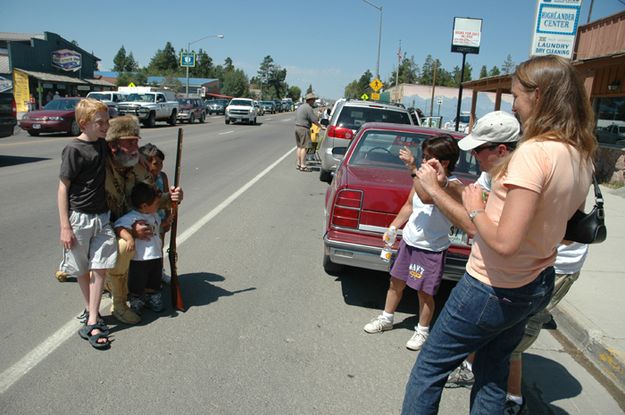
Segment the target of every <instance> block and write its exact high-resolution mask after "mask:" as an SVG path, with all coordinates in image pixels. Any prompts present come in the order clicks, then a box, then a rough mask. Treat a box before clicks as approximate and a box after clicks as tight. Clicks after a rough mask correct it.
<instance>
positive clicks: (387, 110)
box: [319, 100, 412, 183]
mask: <svg viewBox="0 0 625 415" xmlns="http://www.w3.org/2000/svg"><path fill="white" fill-rule="evenodd" d="M367 122H388V123H396V124H410V125H412V119H411V117H410V114H409V113H408V111H407V110H406V109H405V108H401V107H397V106H395V105H389V104H382V103H378V102H369V101H359V100H348V101H337V104H336V105H335V107H334V108H333V109H332V117H331V118H330V121H329V122H325V123H327V124H328V125H327V129H326V130H322V131H321V135H320V137H319V138H320V141H321V145H320V148H319V158H320V159H321V167H320V170H319V180H321V181H322V182H328V183H329V182H330V181H331V180H332V172H333V171H334V170H336V166H337V165H338V164H339V161H340V158H341V156H342V154H345V153H344V148H345V147H347V146H348V145H349V143H350V141H351V139H352V138H353V137H354V135H355V134H356V130H358V129H359V128H360V126H362V125H363V124H365V123H367ZM337 152H338V154H337Z"/></svg>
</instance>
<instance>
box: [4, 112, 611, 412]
mask: <svg viewBox="0 0 625 415" xmlns="http://www.w3.org/2000/svg"><path fill="white" fill-rule="evenodd" d="M293 115H294V114H293V113H287V114H278V115H267V116H264V117H262V118H260V119H259V121H260V122H261V123H262V124H261V125H257V126H247V125H225V124H224V123H223V117H218V116H217V117H210V118H209V119H208V122H207V123H206V124H204V125H199V124H194V125H191V126H189V125H183V128H184V132H185V142H184V150H183V170H182V186H183V188H184V190H185V200H184V202H183V204H182V205H181V207H180V227H179V235H180V242H179V261H178V264H179V273H180V275H181V285H182V289H183V293H184V299H185V302H186V305H187V307H188V309H187V311H186V312H184V313H171V312H169V311H168V312H165V313H163V314H161V315H156V314H154V313H150V312H146V314H145V318H144V321H143V322H142V323H141V324H140V325H137V326H125V325H117V324H116V323H115V321H114V320H113V319H112V318H111V317H110V316H109V312H108V308H106V309H105V310H104V313H103V314H104V317H105V320H106V321H107V323H109V324H111V327H112V332H113V334H114V342H113V344H112V348H111V350H109V351H105V352H98V351H95V350H93V349H92V348H91V347H89V345H88V344H87V343H86V342H85V341H83V340H81V339H80V338H79V337H78V336H77V335H76V334H75V330H76V329H77V328H78V323H77V320H76V319H75V316H76V315H77V314H78V313H79V312H80V311H81V309H82V301H81V296H80V294H79V289H78V286H77V285H76V283H74V282H67V283H63V284H61V283H58V282H57V281H56V279H55V278H54V277H53V273H54V271H55V269H56V266H57V264H58V262H59V260H60V253H61V250H60V247H59V245H58V214H57V211H56V202H55V200H56V199H55V197H56V196H55V195H56V187H57V180H58V179H57V176H58V169H59V163H60V159H59V158H60V152H61V149H62V148H63V146H64V144H65V142H66V141H67V140H68V138H67V137H63V136H42V137H37V138H34V137H28V136H27V135H26V134H25V133H23V132H21V133H19V134H17V135H15V136H13V137H10V138H7V139H3V140H2V141H0V194H2V201H3V202H2V207H3V209H2V211H3V213H2V215H1V216H0V229H2V236H3V237H2V238H0V258H1V259H2V267H0V339H1V340H0V413H3V414H5V413H6V414H30V413H68V414H79V413H132V414H144V413H145V414H147V413H157V414H158V413H188V414H206V413H215V414H243V413H259V414H295V413H297V414H387V413H388V414H392V413H398V412H399V410H400V407H401V402H402V397H403V391H404V386H405V382H406V379H407V376H408V373H409V371H410V368H411V367H412V364H413V363H414V360H415V356H416V354H415V353H414V352H410V351H408V350H407V349H406V348H405V347H404V344H405V342H406V340H407V339H408V338H409V337H410V336H411V330H412V327H413V326H414V325H415V324H416V318H415V317H414V315H415V314H416V311H417V303H416V298H414V297H410V296H407V298H406V299H405V300H404V301H403V302H402V304H401V305H400V309H399V313H398V318H397V322H398V325H397V328H396V329H395V330H392V331H390V332H386V333H384V334H381V335H368V334H366V333H364V331H363V330H362V326H363V325H364V324H365V323H366V322H367V321H368V320H369V319H371V318H373V317H374V316H376V315H377V313H378V312H379V309H380V308H381V307H382V305H383V302H384V296H385V292H386V286H387V277H386V276H385V275H384V274H381V273H375V272H367V271H362V270H350V271H348V272H346V273H345V274H344V275H341V276H340V277H338V278H337V277H331V276H328V275H327V274H325V273H324V271H323V268H322V266H321V256H322V229H323V203H324V192H325V188H326V185H325V184H324V183H321V182H319V180H318V174H317V173H300V172H297V171H296V170H295V168H294V167H295V160H294V159H295V155H294V153H293V146H294V140H293V128H292V126H293ZM176 133H177V128H173V127H169V126H165V125H163V126H160V127H157V128H154V129H143V130H142V136H143V139H142V142H152V143H154V144H156V145H157V146H159V147H160V148H161V149H162V150H163V151H164V152H165V154H166V160H165V171H166V172H168V173H170V175H171V173H172V172H173V163H174V160H175V155H174V151H175V142H176ZM449 288H450V287H449V286H445V289H444V290H443V291H446V290H449ZM443 294H444V292H443ZM544 336H547V337H545V339H544V341H541V340H539V342H538V343H537V346H536V347H535V348H534V349H532V354H531V355H530V358H529V362H530V363H531V364H532V365H531V366H530V367H529V368H528V369H529V372H528V373H529V375H528V378H527V380H526V385H527V388H526V389H527V391H528V392H527V393H528V396H529V398H530V400H531V401H532V402H533V403H532V405H533V406H534V408H540V409H536V411H538V412H534V413H575V414H577V413H579V414H582V413H584V414H586V413H620V412H612V410H614V408H616V409H617V410H618V406H615V404H614V402H613V401H611V400H610V399H611V398H610V397H609V395H608V394H607V393H606V392H605V390H603V389H602V388H601V386H600V385H598V384H597V383H596V381H594V380H593V378H592V377H590V376H589V375H588V374H587V373H586V372H585V371H584V370H583V368H582V367H581V366H579V364H577V363H576V362H575V361H574V360H573V359H572V358H570V356H569V354H568V352H567V351H566V350H565V349H564V348H563V347H562V346H561V345H560V344H559V343H557V342H555V341H554V340H553V339H552V338H551V337H550V336H549V335H548V334H547V335H544ZM541 339H543V336H541ZM560 367H563V368H566V375H567V376H564V375H562V374H561V373H560V374H559V376H560V377H559V379H560V381H559V383H558V382H555V379H550V378H549V373H550V372H553V371H554V368H560ZM562 376H564V377H562ZM468 395H469V391H468V390H466V389H453V390H446V391H445V393H444V395H443V399H442V402H441V413H442V414H455V413H467V412H468ZM598 399H601V400H602V401H603V403H601V404H598V403H597V402H598ZM601 405H604V406H601ZM561 408H562V409H561ZM587 409H588V410H587ZM590 409H593V410H594V411H591V410H590ZM597 410H599V411H600V412H597ZM604 410H605V411H607V412H604Z"/></svg>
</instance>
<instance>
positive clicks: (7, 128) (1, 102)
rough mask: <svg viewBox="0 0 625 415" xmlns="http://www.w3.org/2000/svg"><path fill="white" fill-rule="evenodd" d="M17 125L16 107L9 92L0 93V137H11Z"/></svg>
mask: <svg viewBox="0 0 625 415" xmlns="http://www.w3.org/2000/svg"><path fill="white" fill-rule="evenodd" d="M16 124H17V107H16V105H15V99H14V98H13V94H12V93H10V92H2V93H0V137H8V136H10V135H13V130H14V129H15V125H16Z"/></svg>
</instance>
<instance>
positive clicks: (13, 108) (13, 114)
mask: <svg viewBox="0 0 625 415" xmlns="http://www.w3.org/2000/svg"><path fill="white" fill-rule="evenodd" d="M11 117H13V118H16V117H17V105H15V98H12V99H11Z"/></svg>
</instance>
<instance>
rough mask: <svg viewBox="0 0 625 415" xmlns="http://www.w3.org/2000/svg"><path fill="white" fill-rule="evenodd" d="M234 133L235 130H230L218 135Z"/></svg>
mask: <svg viewBox="0 0 625 415" xmlns="http://www.w3.org/2000/svg"><path fill="white" fill-rule="evenodd" d="M233 132H234V130H229V131H224V132H221V133H217V135H225V134H232V133H233Z"/></svg>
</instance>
